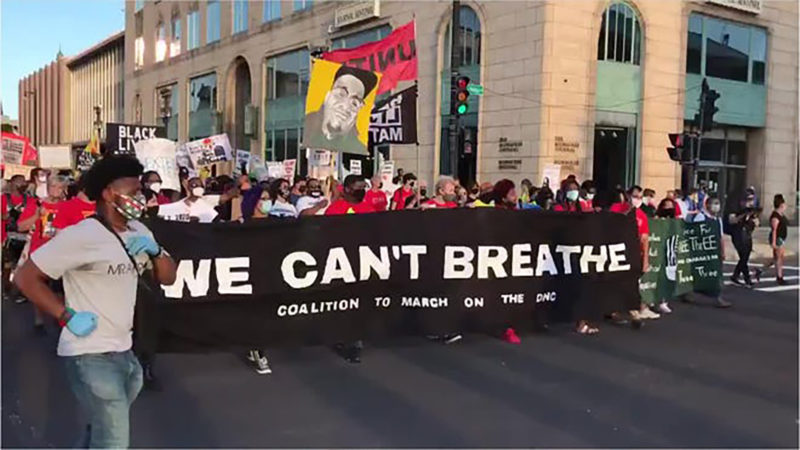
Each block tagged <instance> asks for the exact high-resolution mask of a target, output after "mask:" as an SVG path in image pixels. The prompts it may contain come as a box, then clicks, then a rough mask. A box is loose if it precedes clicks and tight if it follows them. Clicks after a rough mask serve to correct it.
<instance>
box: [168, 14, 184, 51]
mask: <svg viewBox="0 0 800 450" xmlns="http://www.w3.org/2000/svg"><path fill="white" fill-rule="evenodd" d="M170 24H171V28H172V30H171V33H170V34H171V35H172V36H171V39H170V42H169V56H170V57H175V56H178V55H180V54H181V36H183V34H182V33H181V13H180V11H178V8H173V9H172V18H171V19H170Z"/></svg>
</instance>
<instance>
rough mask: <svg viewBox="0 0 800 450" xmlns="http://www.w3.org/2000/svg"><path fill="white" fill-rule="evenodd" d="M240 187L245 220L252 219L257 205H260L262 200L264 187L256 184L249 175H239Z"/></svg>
mask: <svg viewBox="0 0 800 450" xmlns="http://www.w3.org/2000/svg"><path fill="white" fill-rule="evenodd" d="M238 187H239V192H241V195H242V206H241V208H242V211H241V212H242V218H243V219H244V220H250V219H251V218H252V217H253V212H254V211H255V209H256V205H258V202H259V200H261V193H262V192H263V189H262V188H261V186H259V185H255V186H254V185H253V183H252V181H251V180H250V177H249V176H247V175H242V176H240V177H239V180H238Z"/></svg>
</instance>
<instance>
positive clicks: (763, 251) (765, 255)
mask: <svg viewBox="0 0 800 450" xmlns="http://www.w3.org/2000/svg"><path fill="white" fill-rule="evenodd" d="M797 233H798V229H797V227H789V236H788V237H787V238H786V243H785V244H783V247H784V248H785V249H786V250H785V251H786V259H787V260H794V259H797V254H798V249H797V245H798V240H797ZM768 236H769V228H767V227H759V228H757V229H756V231H755V232H753V254H752V256H750V259H751V260H757V259H770V258H772V247H770V245H769V243H768V242H767V237H768ZM723 241H724V242H725V260H726V261H738V259H739V257H738V256H737V254H736V249H735V248H734V247H733V242H731V237H730V236H728V235H723Z"/></svg>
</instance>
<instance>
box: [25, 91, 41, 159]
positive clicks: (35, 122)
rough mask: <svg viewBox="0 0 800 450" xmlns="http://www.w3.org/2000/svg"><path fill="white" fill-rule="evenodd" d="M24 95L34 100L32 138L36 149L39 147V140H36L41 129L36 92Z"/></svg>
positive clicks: (28, 92) (27, 92)
mask: <svg viewBox="0 0 800 450" xmlns="http://www.w3.org/2000/svg"><path fill="white" fill-rule="evenodd" d="M22 95H23V96H24V97H25V98H32V101H33V136H32V138H33V146H34V147H38V146H39V140H38V139H37V138H36V136H37V134H38V133H37V131H38V128H39V117H38V116H39V114H38V113H37V112H38V108H37V104H36V91H25V92H24V93H23V94H22Z"/></svg>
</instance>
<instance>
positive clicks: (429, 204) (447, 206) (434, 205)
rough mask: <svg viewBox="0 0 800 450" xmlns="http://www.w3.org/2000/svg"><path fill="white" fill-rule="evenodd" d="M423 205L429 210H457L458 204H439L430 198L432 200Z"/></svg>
mask: <svg viewBox="0 0 800 450" xmlns="http://www.w3.org/2000/svg"><path fill="white" fill-rule="evenodd" d="M423 205H425V206H426V207H428V208H431V209H434V208H436V209H451V208H458V203H456V202H444V203H439V202H437V201H436V199H434V198H432V199H430V200H428V201H427V202H425V203H423Z"/></svg>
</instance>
